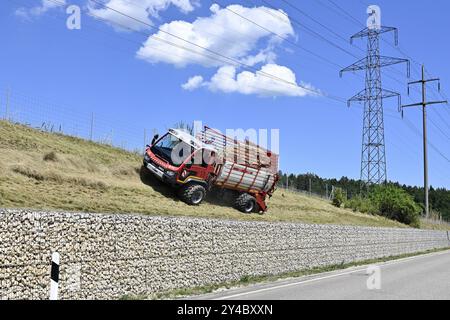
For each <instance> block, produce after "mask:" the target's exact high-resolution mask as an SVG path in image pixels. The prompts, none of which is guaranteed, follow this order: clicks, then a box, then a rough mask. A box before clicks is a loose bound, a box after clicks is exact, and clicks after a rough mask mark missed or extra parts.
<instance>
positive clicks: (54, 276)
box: [50, 252, 59, 300]
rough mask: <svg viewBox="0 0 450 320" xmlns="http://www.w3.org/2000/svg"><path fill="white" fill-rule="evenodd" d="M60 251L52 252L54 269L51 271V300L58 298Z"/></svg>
mask: <svg viewBox="0 0 450 320" xmlns="http://www.w3.org/2000/svg"><path fill="white" fill-rule="evenodd" d="M58 282H59V253H58V252H53V254H52V269H51V273H50V300H58Z"/></svg>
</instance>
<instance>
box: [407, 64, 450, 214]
mask: <svg viewBox="0 0 450 320" xmlns="http://www.w3.org/2000/svg"><path fill="white" fill-rule="evenodd" d="M428 82H437V83H438V89H439V91H440V90H441V83H440V79H439V78H436V79H425V66H422V80H418V81H413V82H410V83H408V94H409V87H410V86H411V85H413V84H422V102H419V103H414V104H408V105H404V106H402V116H403V108H409V107H420V106H421V107H422V118H423V119H422V121H423V179H424V186H423V187H424V190H425V215H426V217H427V218H429V217H430V204H429V200H428V192H429V183H428V139H427V106H429V105H433V104H447V103H448V102H447V101H430V102H427V93H426V92H427V91H426V90H427V83H428Z"/></svg>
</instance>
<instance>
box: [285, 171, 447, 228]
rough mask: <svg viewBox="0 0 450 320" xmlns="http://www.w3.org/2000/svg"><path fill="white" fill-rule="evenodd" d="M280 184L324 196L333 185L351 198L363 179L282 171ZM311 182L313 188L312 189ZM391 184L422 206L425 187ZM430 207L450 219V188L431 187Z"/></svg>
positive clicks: (357, 190) (356, 192)
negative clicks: (335, 177)
mask: <svg viewBox="0 0 450 320" xmlns="http://www.w3.org/2000/svg"><path fill="white" fill-rule="evenodd" d="M280 177H281V179H280V181H279V185H280V186H284V187H286V186H287V185H289V188H290V189H291V188H292V189H295V190H299V191H306V192H309V191H311V192H312V193H314V194H319V195H322V196H326V195H329V194H330V193H331V189H332V186H334V187H336V188H341V189H343V190H344V192H345V193H347V197H348V198H349V199H351V198H352V197H354V196H357V195H360V190H361V181H360V180H354V179H349V178H347V177H342V178H341V179H339V180H337V179H324V178H321V177H319V176H317V175H315V174H299V175H294V174H290V175H289V183H288V177H287V175H286V174H284V173H283V172H281V171H280ZM310 183H311V190H310ZM389 184H390V185H393V186H397V187H400V188H402V189H404V190H405V191H406V192H408V193H409V194H410V195H411V196H413V198H414V201H416V202H417V204H419V205H420V206H421V207H422V208H423V203H424V189H423V187H411V186H407V185H401V184H400V183H398V182H389ZM429 198H430V208H431V210H432V211H434V212H435V213H440V214H441V215H442V217H443V218H444V219H445V220H447V221H450V190H447V189H445V188H437V189H435V188H433V187H430V195H429Z"/></svg>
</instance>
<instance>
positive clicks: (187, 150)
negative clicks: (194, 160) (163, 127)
mask: <svg viewBox="0 0 450 320" xmlns="http://www.w3.org/2000/svg"><path fill="white" fill-rule="evenodd" d="M151 151H152V152H153V153H154V154H156V155H158V156H159V157H160V158H162V159H164V160H166V161H167V162H169V163H170V164H171V165H175V166H179V165H181V164H182V163H183V162H184V161H185V160H186V159H187V158H188V157H189V156H190V155H191V154H192V153H193V152H194V148H193V147H192V146H191V145H189V144H187V143H186V142H184V141H182V140H181V139H179V138H177V137H175V136H174V135H172V134H170V133H168V134H166V135H165V136H164V137H163V138H162V139H161V140H159V141H158V142H157V143H156V144H155V145H153V146H152V147H151Z"/></svg>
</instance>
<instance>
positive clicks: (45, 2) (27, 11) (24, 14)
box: [15, 0, 66, 19]
mask: <svg viewBox="0 0 450 320" xmlns="http://www.w3.org/2000/svg"><path fill="white" fill-rule="evenodd" d="M58 2H59V3H58ZM58 2H53V1H50V0H41V4H40V5H38V6H35V7H31V8H25V7H20V8H19V9H17V10H16V12H15V14H16V15H17V16H19V17H21V18H24V19H30V18H31V17H36V16H40V15H42V14H44V13H46V12H47V11H49V10H50V9H53V8H57V7H62V6H63V5H65V4H66V0H58Z"/></svg>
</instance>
